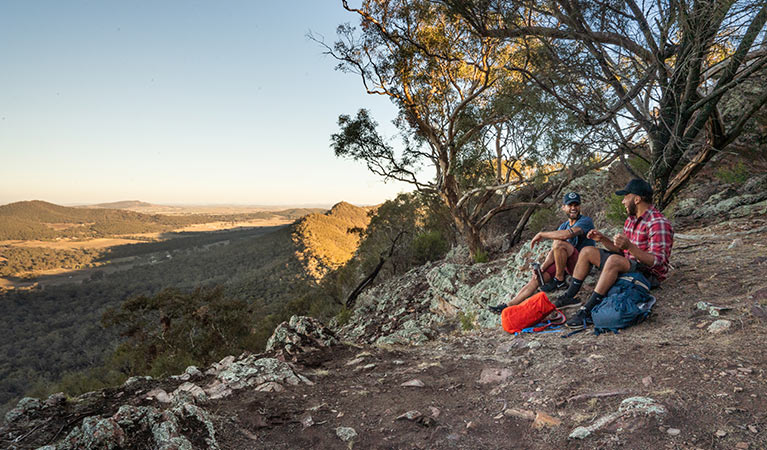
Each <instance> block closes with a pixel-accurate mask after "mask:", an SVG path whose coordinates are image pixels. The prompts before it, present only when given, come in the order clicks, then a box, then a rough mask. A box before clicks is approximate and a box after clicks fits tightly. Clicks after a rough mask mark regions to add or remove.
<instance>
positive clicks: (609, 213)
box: [605, 194, 626, 225]
mask: <svg viewBox="0 0 767 450" xmlns="http://www.w3.org/2000/svg"><path fill="white" fill-rule="evenodd" d="M622 201H623V197H621V196H620V195H616V194H612V195H611V196H610V197H609V198H608V199H607V208H605V217H606V218H607V221H608V222H610V223H611V224H613V225H623V222H625V221H626V207H624V206H623V203H621V202H622Z"/></svg>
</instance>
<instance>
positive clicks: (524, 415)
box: [503, 408, 535, 420]
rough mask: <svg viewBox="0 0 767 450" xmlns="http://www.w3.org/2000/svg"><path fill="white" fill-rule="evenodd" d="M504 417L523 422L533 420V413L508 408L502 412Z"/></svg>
mask: <svg viewBox="0 0 767 450" xmlns="http://www.w3.org/2000/svg"><path fill="white" fill-rule="evenodd" d="M503 415H504V416H506V417H516V418H517V419H523V420H535V413H534V412H532V411H527V410H524V409H514V408H509V409H507V410H506V411H504V412H503Z"/></svg>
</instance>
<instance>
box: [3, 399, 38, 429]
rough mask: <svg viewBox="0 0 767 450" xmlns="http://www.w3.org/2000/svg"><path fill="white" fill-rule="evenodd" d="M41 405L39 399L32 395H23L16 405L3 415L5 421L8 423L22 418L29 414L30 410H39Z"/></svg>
mask: <svg viewBox="0 0 767 450" xmlns="http://www.w3.org/2000/svg"><path fill="white" fill-rule="evenodd" d="M41 407H42V403H41V402H40V399H37V398H33V397H24V398H22V399H21V400H19V402H18V403H17V404H16V407H15V408H13V409H12V410H10V411H8V413H7V414H6V415H5V423H6V424H10V423H12V422H17V421H19V420H22V419H23V418H24V417H27V416H29V415H30V414H31V413H32V412H34V411H37V410H39V409H40V408H41Z"/></svg>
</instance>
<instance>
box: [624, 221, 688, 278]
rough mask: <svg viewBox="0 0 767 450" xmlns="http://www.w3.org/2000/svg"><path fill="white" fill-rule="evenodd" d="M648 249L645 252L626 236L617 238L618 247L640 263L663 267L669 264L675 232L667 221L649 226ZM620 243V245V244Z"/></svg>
mask: <svg viewBox="0 0 767 450" xmlns="http://www.w3.org/2000/svg"><path fill="white" fill-rule="evenodd" d="M647 234H648V240H649V244H648V248H647V251H644V250H642V249H640V248H639V247H637V246H636V245H634V243H633V242H631V241H629V239H628V237H626V236H624V235H618V236H615V239H616V241H615V243H616V245H619V246H621V248H624V249H626V250H628V251H629V253H631V254H632V255H633V256H634V257H635V258H636V259H637V260H638V261H639V262H641V263H642V264H644V265H646V266H648V267H656V266H663V265H665V264H667V263H668V255H669V254H670V253H671V246H672V244H673V236H674V231H673V229H672V228H671V223H670V222H668V221H667V220H655V221H653V222H652V223H650V224H649V226H648V233H647ZM619 241H620V243H619Z"/></svg>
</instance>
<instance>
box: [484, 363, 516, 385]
mask: <svg viewBox="0 0 767 450" xmlns="http://www.w3.org/2000/svg"><path fill="white" fill-rule="evenodd" d="M512 374H513V372H512V371H511V370H509V369H493V368H489V367H488V368H485V369H482V373H480V375H479V384H488V383H500V382H502V381H504V380H506V379H507V378H509V377H510V376H511V375H512Z"/></svg>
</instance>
